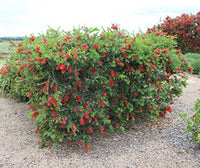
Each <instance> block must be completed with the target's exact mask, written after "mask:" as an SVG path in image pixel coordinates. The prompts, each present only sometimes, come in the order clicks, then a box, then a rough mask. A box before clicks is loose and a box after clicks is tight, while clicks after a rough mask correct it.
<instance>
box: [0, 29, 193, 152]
mask: <svg viewBox="0 0 200 168" xmlns="http://www.w3.org/2000/svg"><path fill="white" fill-rule="evenodd" d="M12 45H13V48H14V50H15V51H16V52H15V53H13V54H12V55H11V57H10V58H9V59H7V61H6V66H4V67H2V68H1V69H0V73H1V80H0V86H1V89H2V90H4V91H5V92H7V93H8V95H9V96H11V97H14V98H17V99H23V100H26V99H27V98H28V101H29V102H28V104H29V105H30V109H31V112H30V114H29V116H30V117H32V118H33V119H35V121H36V125H37V128H36V130H35V133H37V134H38V135H39V136H40V137H41V142H40V146H41V147H44V146H46V145H56V144H57V143H59V142H62V141H63V139H66V138H67V139H68V140H69V143H70V144H72V143H77V144H78V145H80V146H84V147H85V150H86V151H88V149H89V144H88V142H89V140H90V139H91V136H90V135H91V134H92V133H93V132H94V131H99V132H100V133H101V134H102V135H104V134H105V129H107V128H108V129H109V130H110V131H114V129H119V131H121V132H124V131H125V128H124V124H125V123H127V122H129V121H132V122H134V121H135V116H136V115H139V114H141V113H144V114H145V115H148V116H149V117H150V118H152V119H155V120H157V119H159V118H160V116H164V115H165V114H166V113H167V112H171V111H172V110H171V107H170V106H169V103H170V104H172V103H173V98H174V97H175V96H180V95H181V93H182V87H183V86H186V81H187V77H186V73H185V72H187V71H189V70H191V67H190V65H189V64H188V63H187V62H186V61H185V60H184V58H183V56H182V54H181V53H180V51H179V50H176V49H174V48H175V42H174V40H173V39H172V38H171V37H167V36H166V35H165V34H164V33H162V32H156V31H155V32H151V31H149V32H148V33H146V34H137V35H136V36H135V35H131V34H129V33H128V32H126V31H121V30H120V29H119V28H118V27H117V26H115V25H113V26H112V29H110V28H108V29H107V30H103V31H100V30H98V29H97V28H86V27H83V28H78V29H74V30H73V31H71V32H65V31H60V30H54V29H51V28H50V29H48V30H47V33H46V34H40V36H37V37H34V36H32V37H30V38H26V40H25V41H24V42H23V43H12Z"/></svg>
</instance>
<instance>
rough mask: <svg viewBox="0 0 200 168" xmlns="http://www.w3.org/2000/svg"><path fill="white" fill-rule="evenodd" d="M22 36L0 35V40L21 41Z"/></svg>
mask: <svg viewBox="0 0 200 168" xmlns="http://www.w3.org/2000/svg"><path fill="white" fill-rule="evenodd" d="M23 40H24V37H0V42H2V41H23Z"/></svg>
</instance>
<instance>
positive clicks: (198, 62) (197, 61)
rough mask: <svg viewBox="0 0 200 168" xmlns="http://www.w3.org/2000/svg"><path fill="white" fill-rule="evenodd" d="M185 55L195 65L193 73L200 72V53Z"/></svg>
mask: <svg viewBox="0 0 200 168" xmlns="http://www.w3.org/2000/svg"><path fill="white" fill-rule="evenodd" d="M184 57H185V59H186V60H187V61H188V62H189V63H190V64H191V66H192V67H193V71H192V73H193V74H199V73H200V54H196V53H187V54H185V55H184Z"/></svg>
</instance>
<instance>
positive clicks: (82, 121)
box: [80, 117, 84, 125]
mask: <svg viewBox="0 0 200 168" xmlns="http://www.w3.org/2000/svg"><path fill="white" fill-rule="evenodd" d="M80 125H84V119H83V118H82V117H81V118H80Z"/></svg>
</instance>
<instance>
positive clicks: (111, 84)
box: [109, 79, 114, 87]
mask: <svg viewBox="0 0 200 168" xmlns="http://www.w3.org/2000/svg"><path fill="white" fill-rule="evenodd" d="M109 83H110V86H111V87H112V86H114V80H113V79H110V80H109Z"/></svg>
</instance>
